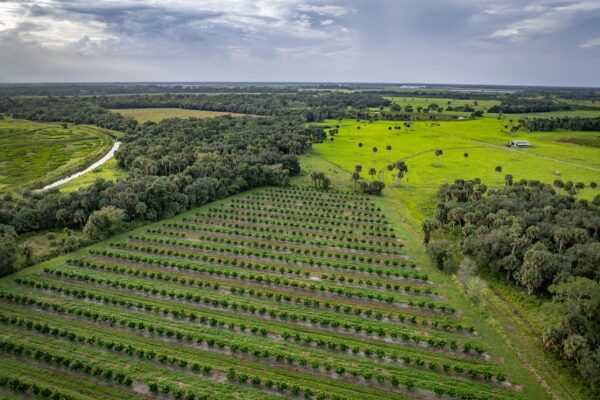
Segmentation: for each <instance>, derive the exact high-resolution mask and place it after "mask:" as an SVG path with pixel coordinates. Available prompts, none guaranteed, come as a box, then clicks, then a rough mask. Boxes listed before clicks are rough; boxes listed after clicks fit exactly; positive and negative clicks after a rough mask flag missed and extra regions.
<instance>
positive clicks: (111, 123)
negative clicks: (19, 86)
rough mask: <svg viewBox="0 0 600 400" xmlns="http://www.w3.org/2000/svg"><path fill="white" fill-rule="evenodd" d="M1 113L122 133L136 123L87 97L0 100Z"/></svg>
mask: <svg viewBox="0 0 600 400" xmlns="http://www.w3.org/2000/svg"><path fill="white" fill-rule="evenodd" d="M0 113H3V114H7V115H10V116H12V117H13V118H18V119H27V120H31V121H40V122H71V123H76V124H93V125H97V126H99V127H101V128H106V129H111V130H115V131H120V132H123V133H127V132H131V131H133V130H135V129H137V126H138V124H137V122H136V121H134V120H133V119H126V118H124V117H123V116H122V115H121V114H118V113H112V112H110V111H108V110H106V109H104V108H102V107H101V106H100V105H98V104H97V103H96V102H94V101H93V99H92V98H87V97H38V98H7V99H0Z"/></svg>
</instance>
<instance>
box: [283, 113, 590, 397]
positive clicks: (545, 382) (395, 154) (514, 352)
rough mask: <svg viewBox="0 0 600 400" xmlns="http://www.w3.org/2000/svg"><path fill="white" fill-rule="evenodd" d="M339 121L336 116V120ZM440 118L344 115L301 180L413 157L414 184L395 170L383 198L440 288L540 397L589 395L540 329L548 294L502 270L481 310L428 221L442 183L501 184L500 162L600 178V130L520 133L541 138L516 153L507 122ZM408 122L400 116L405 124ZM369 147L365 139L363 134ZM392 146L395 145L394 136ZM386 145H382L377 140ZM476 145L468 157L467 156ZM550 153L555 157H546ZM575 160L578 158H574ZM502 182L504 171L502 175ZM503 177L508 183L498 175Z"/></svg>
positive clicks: (519, 169) (344, 177) (525, 174)
mask: <svg viewBox="0 0 600 400" xmlns="http://www.w3.org/2000/svg"><path fill="white" fill-rule="evenodd" d="M329 123H330V124H331V123H332V122H331V121H330V122H329ZM439 124H440V125H439V126H432V125H431V124H430V123H427V122H418V123H414V124H413V127H412V128H411V129H409V130H407V129H406V128H405V126H403V125H401V126H402V130H401V131H400V132H398V131H397V130H394V129H392V130H391V131H390V130H388V127H389V126H392V127H393V126H394V125H395V123H394V122H379V123H370V124H369V123H361V124H360V127H361V128H360V130H359V129H356V127H357V125H358V124H357V123H356V122H354V121H342V123H341V125H342V127H341V129H340V134H339V135H338V136H337V137H335V139H334V141H333V142H331V141H327V142H325V143H322V144H318V145H315V146H314V149H313V151H311V152H310V153H308V154H306V155H303V156H302V157H301V166H302V174H301V176H299V177H297V178H294V179H293V180H292V181H293V183H294V184H303V185H310V184H311V183H312V181H311V179H310V174H311V173H312V172H324V173H325V174H326V175H327V176H328V177H329V178H330V179H331V180H332V184H333V187H335V188H344V189H347V190H352V189H353V183H352V180H351V171H352V170H353V169H354V165H355V164H361V165H362V166H363V174H362V175H363V178H365V179H366V180H369V179H370V178H369V176H368V175H367V174H366V171H368V169H369V167H371V166H375V167H377V168H378V169H381V168H383V167H384V166H385V165H387V164H388V163H389V162H393V161H396V160H399V159H403V160H405V161H406V162H407V164H408V166H409V172H408V175H407V176H408V178H409V182H408V184H407V182H406V180H404V182H403V185H402V187H401V188H396V187H393V185H392V184H393V181H392V179H391V178H390V177H389V175H386V177H385V180H386V182H387V183H388V187H387V188H386V189H385V191H384V196H383V197H381V198H379V199H377V200H376V202H377V204H378V205H380V206H381V208H382V209H383V210H384V211H385V212H386V215H388V216H390V219H391V222H392V223H393V224H394V226H395V228H396V230H397V231H398V232H400V235H401V236H402V237H403V238H406V239H407V242H406V243H407V246H406V247H407V249H409V250H408V254H410V257H411V259H413V260H415V261H416V262H417V263H418V264H419V265H420V266H422V267H423V269H424V270H426V271H427V272H428V273H429V274H430V275H431V276H432V279H433V280H434V281H437V282H441V281H444V282H445V283H446V284H445V285H443V286H442V287H440V292H441V293H443V294H444V296H445V297H446V298H448V299H452V300H451V302H452V304H455V305H457V306H458V307H459V309H461V311H462V312H463V314H462V318H464V319H465V320H467V321H469V323H471V324H472V325H474V326H475V327H476V329H477V331H479V332H484V333H483V334H482V336H484V337H487V339H488V341H487V342H486V343H489V344H488V346H491V347H492V348H493V349H494V351H496V352H497V353H498V354H502V361H503V363H506V364H504V365H505V367H506V368H507V369H508V370H511V369H512V368H515V369H514V370H512V371H511V373H512V374H516V375H518V376H520V377H522V379H523V390H524V393H526V396H527V397H528V398H530V399H544V398H555V399H573V400H576V399H577V400H578V399H587V398H590V396H591V395H590V394H589V393H588V392H586V390H585V389H584V385H583V384H582V382H580V381H579V380H578V379H577V378H576V377H574V376H572V375H571V374H570V373H569V370H568V368H567V367H565V366H564V365H563V364H562V363H561V362H559V361H558V360H556V359H555V357H554V356H553V355H552V354H550V353H548V352H546V351H545V350H544V348H543V346H542V345H541V342H540V337H541V333H540V332H541V331H542V329H543V328H542V327H543V325H544V315H543V314H542V313H541V311H540V306H541V304H542V303H543V301H541V300H539V299H536V298H532V297H530V296H527V295H526V293H524V292H523V291H522V290H521V289H519V288H516V287H513V286H510V285H507V284H505V283H503V282H502V281H500V280H498V279H497V278H494V277H487V278H488V285H489V287H490V290H489V291H488V293H487V295H486V296H487V297H486V303H487V304H488V306H487V307H486V308H485V309H483V310H479V309H475V308H473V307H472V306H470V304H469V301H468V300H467V299H466V297H464V296H463V295H462V294H461V290H460V286H459V285H458V283H455V281H454V279H453V278H452V277H450V276H448V275H444V274H442V273H439V272H438V271H436V270H435V268H432V267H431V264H430V262H429V260H428V259H427V257H426V256H425V249H424V248H423V246H422V244H421V243H420V237H421V233H420V223H421V221H422V219H423V218H425V217H430V216H431V215H432V211H433V207H434V205H435V204H436V202H437V200H436V195H435V194H436V190H437V187H439V185H440V184H441V183H444V182H446V181H448V182H450V181H452V180H454V179H455V178H459V177H466V178H473V177H476V176H478V177H480V178H482V179H483V180H484V182H486V183H488V184H489V186H491V187H494V186H497V185H496V183H495V182H496V179H497V174H496V172H495V171H494V167H495V166H496V165H502V166H503V169H504V170H503V173H502V175H504V174H505V173H511V174H513V175H514V176H515V178H516V179H520V178H529V179H540V180H543V181H545V182H550V183H551V182H552V181H553V180H554V179H556V178H557V176H556V175H555V174H554V172H553V171H557V170H559V171H560V172H561V175H560V178H561V179H563V180H573V181H574V182H577V181H583V182H585V183H586V184H589V182H590V181H591V180H594V181H596V182H598V181H599V180H600V173H599V172H598V171H596V170H595V169H598V167H599V164H598V163H599V159H598V157H597V148H596V146H595V144H596V143H597V140H598V138H599V137H600V134H599V133H597V132H567V131H558V132H549V133H534V134H527V133H522V132H519V133H518V134H517V135H516V137H517V138H523V139H527V140H529V141H530V142H531V143H532V144H533V145H534V147H533V148H531V149H523V150H522V151H519V152H511V151H508V150H506V149H505V148H502V147H494V146H502V145H503V144H504V143H505V142H507V141H508V140H511V138H512V137H513V136H512V135H511V134H509V133H507V132H506V129H505V128H504V125H505V124H506V122H505V121H497V120H492V119H481V120H475V121H462V122H461V121H456V122H440V123H439ZM399 125H400V124H399ZM359 142H361V143H363V148H362V149H359V148H358V143H359ZM388 144H389V145H391V146H392V151H387V150H386V149H385V148H386V146H387V145H388ZM373 146H376V147H377V148H378V151H377V153H373V152H372V147H373ZM437 148H439V149H443V150H444V155H443V156H441V157H440V166H435V165H434V164H435V161H436V160H435V155H434V154H433V151H434V150H435V149H437ZM465 152H468V153H469V157H468V159H465V158H464V157H463V154H464V153H465ZM543 157H547V158H543ZM566 163H575V164H578V165H577V166H575V165H569V164H566ZM500 181H502V177H500ZM498 185H500V183H499V184H498ZM598 194H600V191H599V190H592V189H590V188H589V187H587V188H586V189H584V190H583V191H582V192H580V194H579V196H581V197H584V198H588V199H589V198H593V197H594V196H595V195H598Z"/></svg>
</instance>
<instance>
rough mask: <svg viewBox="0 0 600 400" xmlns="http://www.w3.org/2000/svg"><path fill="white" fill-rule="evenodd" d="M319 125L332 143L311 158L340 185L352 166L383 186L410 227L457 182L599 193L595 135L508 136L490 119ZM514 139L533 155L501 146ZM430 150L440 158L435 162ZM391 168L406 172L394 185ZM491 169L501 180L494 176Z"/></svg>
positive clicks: (505, 125)
mask: <svg viewBox="0 0 600 400" xmlns="http://www.w3.org/2000/svg"><path fill="white" fill-rule="evenodd" d="M326 125H328V126H334V125H339V126H340V128H339V133H338V134H337V135H336V136H335V137H334V140H333V141H330V140H326V141H325V142H324V143H321V144H316V145H315V146H313V148H314V150H315V151H316V153H318V154H319V155H321V156H322V157H324V158H325V159H327V160H329V161H330V162H332V163H333V164H335V165H338V166H340V167H342V168H343V169H344V170H346V171H347V172H348V180H350V174H351V173H352V171H354V168H355V165H357V164H358V165H361V166H362V168H363V170H362V172H361V176H362V178H363V179H365V180H367V181H368V180H371V179H374V178H381V179H383V181H384V182H385V183H386V185H387V187H388V189H389V190H388V192H390V193H395V195H398V196H399V197H400V198H401V199H402V201H403V203H405V204H406V206H407V207H408V208H409V210H410V211H411V213H413V215H414V216H415V217H417V218H418V219H422V218H424V217H429V216H430V215H432V212H433V208H434V206H435V204H436V203H437V199H436V196H435V195H436V193H437V189H438V188H439V186H440V185H441V184H443V183H446V182H453V181H454V180H455V179H458V178H464V179H472V178H475V177H478V178H480V179H481V180H482V181H483V182H484V183H485V184H486V185H488V186H489V187H492V188H493V187H499V186H503V185H504V176H505V175H506V174H511V175H512V176H513V178H514V180H515V181H517V180H519V179H538V180H540V181H543V182H546V183H552V182H553V181H554V180H555V179H562V180H563V181H573V182H574V183H576V182H583V183H584V184H585V185H586V188H585V189H583V190H581V191H580V193H579V196H581V197H582V198H586V199H592V198H593V197H594V196H595V195H597V194H599V193H600V191H599V190H598V189H591V188H590V187H589V185H590V183H591V182H592V181H594V182H600V159H599V158H598V157H597V147H596V143H597V142H598V140H599V138H600V133H598V132H566V131H564V132H561V131H556V132H544V133H531V134H529V133H526V132H523V131H518V132H517V133H511V127H512V125H511V124H510V122H508V121H499V120H497V119H491V118H482V119H477V120H464V121H439V122H428V121H419V122H411V123H410V124H404V123H402V122H395V121H376V122H372V123H369V122H366V121H365V122H356V121H355V120H348V119H346V120H342V121H333V120H331V121H327V122H326ZM515 139H525V140H529V141H530V143H531V144H532V145H533V147H531V148H521V149H513V148H508V147H506V146H505V144H506V143H508V142H509V141H511V140H515ZM388 146H390V150H388V149H387V148H388ZM374 148H376V151H374ZM436 150H442V151H443V154H442V155H440V156H436V155H435V151H436ZM396 161H405V162H406V164H407V166H408V172H407V173H406V175H405V177H404V178H403V179H402V181H401V182H399V181H398V180H397V179H395V178H394V176H393V174H392V173H391V172H389V171H388V170H387V168H386V167H387V166H388V165H390V164H393V163H394V162H396ZM497 166H500V167H502V171H501V172H496V167H497ZM370 168H375V169H376V171H377V173H376V175H374V176H370V175H369V174H368V172H369V169H370ZM398 186H399V187H398Z"/></svg>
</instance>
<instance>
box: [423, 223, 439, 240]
mask: <svg viewBox="0 0 600 400" xmlns="http://www.w3.org/2000/svg"><path fill="white" fill-rule="evenodd" d="M435 228H437V222H436V221H435V220H433V219H425V220H423V224H422V225H421V229H422V231H423V242H425V244H428V243H429V240H430V239H431V233H432V232H433V231H434V230H435Z"/></svg>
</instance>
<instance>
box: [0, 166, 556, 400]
mask: <svg viewBox="0 0 600 400" xmlns="http://www.w3.org/2000/svg"><path fill="white" fill-rule="evenodd" d="M306 183H308V182H307V178H306V176H304V177H301V178H299V179H297V180H295V184H300V185H304V184H306ZM398 204H399V203H395V202H388V201H385V199H383V198H377V199H372V198H366V197H364V196H362V195H357V194H353V193H351V192H348V191H343V192H336V191H334V192H327V193H322V192H315V191H313V190H312V189H309V188H295V187H293V188H288V189H281V188H274V189H261V190H254V191H250V192H247V193H245V194H242V195H238V196H233V197H231V198H228V199H226V200H224V201H220V202H217V203H213V204H209V205H207V206H205V207H203V208H201V209H198V210H194V211H191V212H188V213H186V214H183V215H180V216H178V217H176V218H175V219H172V220H168V221H162V222H159V223H155V224H152V225H148V226H145V227H143V228H140V229H137V230H135V231H133V232H131V233H128V234H124V235H121V236H118V237H115V238H113V239H111V240H109V241H107V242H104V243H101V244H98V245H96V246H93V247H92V248H89V249H83V250H81V251H79V252H76V253H73V254H71V255H69V256H67V257H61V258H57V259H54V260H51V261H49V262H46V263H43V264H40V265H37V266H34V267H32V268H28V269H26V270H23V271H21V272H18V273H17V274H13V275H12V276H9V277H6V278H3V279H2V280H0V332H1V336H0V337H1V340H0V342H1V343H0V349H1V351H0V365H1V366H2V368H0V371H1V373H0V375H2V376H0V383H1V382H2V378H6V379H7V380H8V381H9V382H10V386H11V387H13V388H14V387H17V388H19V387H20V388H23V387H26V388H27V390H32V386H31V385H33V384H35V385H37V387H38V390H41V389H47V390H48V391H50V393H55V392H60V393H62V394H66V395H71V396H75V397H76V398H78V399H79V398H82V399H87V398H90V399H91V398H96V399H98V398H101V399H135V398H144V397H147V395H148V394H149V393H150V394H151V393H152V392H154V391H157V392H159V394H157V397H161V398H170V397H169V396H173V397H174V398H183V396H186V395H187V396H188V397H186V398H190V399H191V398H193V399H202V398H210V399H231V398H240V399H241V398H244V399H271V398H273V399H274V398H281V397H284V398H305V399H328V400H329V399H361V400H362V399H403V398H419V399H427V400H428V399H433V398H437V396H438V395H440V396H441V395H444V394H445V395H450V396H453V397H457V398H464V399H466V398H469V399H546V398H549V397H548V396H547V395H546V394H545V393H544V391H543V390H542V389H541V387H540V386H539V384H538V382H537V381H536V380H535V379H534V378H533V377H532V376H531V375H530V374H529V372H528V371H527V370H526V368H524V367H522V366H521V365H520V363H519V362H518V359H517V357H516V355H515V354H512V353H510V352H508V353H507V352H506V351H504V349H503V348H502V346H501V345H499V338H498V336H497V334H496V333H495V331H494V330H493V329H491V328H490V327H489V326H487V325H486V324H483V323H481V322H480V321H479V319H478V316H477V314H476V313H475V312H474V311H473V310H471V309H470V307H469V306H468V305H467V304H466V303H465V302H464V300H462V298H461V296H459V295H458V293H457V292H456V290H455V289H453V288H452V284H451V282H449V281H448V280H447V279H446V277H444V276H443V275H441V274H440V273H439V272H437V271H435V270H434V269H433V268H431V266H430V264H429V263H428V261H427V260H426V259H425V257H424V256H423V254H424V253H423V252H422V249H421V248H420V245H419V244H418V243H419V239H418V235H417V234H416V233H415V232H414V231H412V228H411V225H410V224H407V223H406V221H405V220H404V217H403V216H402V215H403V214H401V213H399V212H398V211H399V210H398V209H397V206H398ZM16 379H17V380H18V383H19V384H20V385H19V384H15V383H14V382H15V380H16ZM22 384H24V385H25V386H23V385H22ZM27 385H29V386H27Z"/></svg>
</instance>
